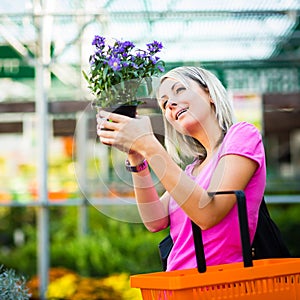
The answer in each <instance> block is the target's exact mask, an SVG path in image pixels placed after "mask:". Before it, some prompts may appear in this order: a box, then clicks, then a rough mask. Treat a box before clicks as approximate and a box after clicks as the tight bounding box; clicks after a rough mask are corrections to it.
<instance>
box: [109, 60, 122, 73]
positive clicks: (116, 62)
mask: <svg viewBox="0 0 300 300" xmlns="http://www.w3.org/2000/svg"><path fill="white" fill-rule="evenodd" d="M108 65H109V66H110V67H111V68H112V69H113V70H114V71H120V70H121V68H122V66H121V61H120V59H119V58H117V57H112V58H110V59H109V61H108Z"/></svg>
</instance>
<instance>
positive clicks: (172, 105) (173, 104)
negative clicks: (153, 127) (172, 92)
mask: <svg viewBox="0 0 300 300" xmlns="http://www.w3.org/2000/svg"><path fill="white" fill-rule="evenodd" d="M176 106H177V103H176V102H174V101H172V100H169V101H168V102H167V107H168V108H170V109H172V107H176Z"/></svg>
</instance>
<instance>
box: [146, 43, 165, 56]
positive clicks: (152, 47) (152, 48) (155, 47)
mask: <svg viewBox="0 0 300 300" xmlns="http://www.w3.org/2000/svg"><path fill="white" fill-rule="evenodd" d="M146 46H147V48H148V51H149V52H150V53H151V54H154V53H157V52H159V51H160V50H161V49H162V47H163V46H162V43H160V42H157V41H153V42H152V43H150V44H146Z"/></svg>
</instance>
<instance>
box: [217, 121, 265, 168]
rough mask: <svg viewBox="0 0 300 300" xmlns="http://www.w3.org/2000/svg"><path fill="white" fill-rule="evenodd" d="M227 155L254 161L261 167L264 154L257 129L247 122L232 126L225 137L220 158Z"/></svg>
mask: <svg viewBox="0 0 300 300" xmlns="http://www.w3.org/2000/svg"><path fill="white" fill-rule="evenodd" d="M228 154H236V155H241V156H245V157H247V158H250V159H252V160H254V161H256V162H257V163H258V165H259V167H261V166H262V164H263V162H264V157H265V153H264V146H263V142H262V137H261V134H260V133H259V131H258V129H257V128H256V127H255V126H254V125H252V124H250V123H247V122H241V123H237V124H234V125H233V126H232V127H231V128H230V130H229V131H228V133H227V134H226V136H225V139H224V143H223V145H222V148H221V151H220V157H222V156H224V155H228Z"/></svg>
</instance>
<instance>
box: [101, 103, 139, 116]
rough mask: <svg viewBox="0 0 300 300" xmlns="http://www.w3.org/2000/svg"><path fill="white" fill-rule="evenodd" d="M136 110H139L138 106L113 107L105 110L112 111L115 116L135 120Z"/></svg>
mask: <svg viewBox="0 0 300 300" xmlns="http://www.w3.org/2000/svg"><path fill="white" fill-rule="evenodd" d="M136 109H137V106H136V105H119V106H117V107H111V108H109V109H104V110H107V111H110V112H112V113H115V114H119V115H123V116H127V117H130V118H135V116H136Z"/></svg>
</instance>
